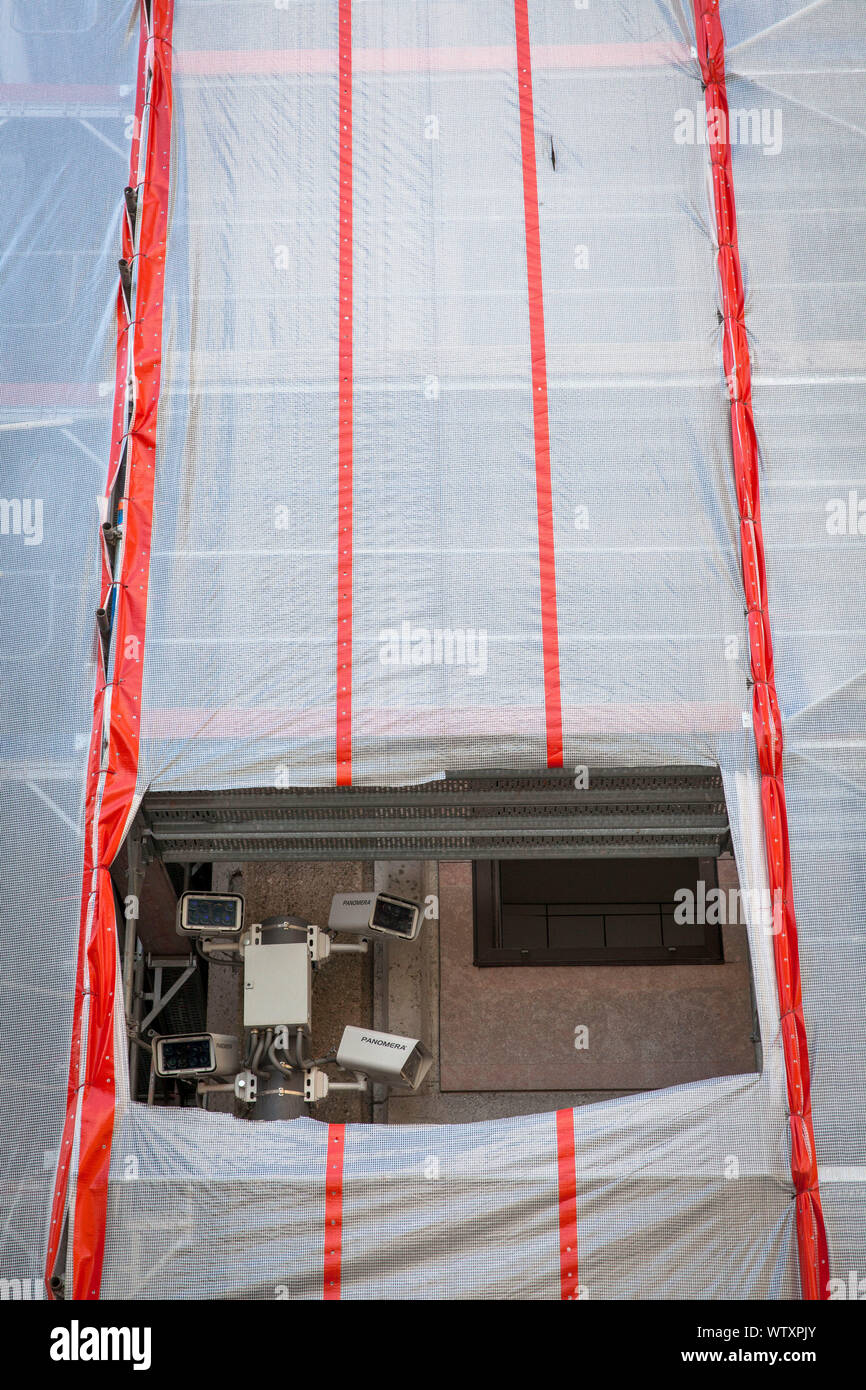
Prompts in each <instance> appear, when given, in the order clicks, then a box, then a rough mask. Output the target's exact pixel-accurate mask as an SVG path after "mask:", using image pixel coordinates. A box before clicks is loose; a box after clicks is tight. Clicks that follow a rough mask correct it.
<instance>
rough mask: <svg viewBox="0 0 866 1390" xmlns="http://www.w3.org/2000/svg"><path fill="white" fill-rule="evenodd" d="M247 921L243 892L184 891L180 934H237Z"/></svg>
mask: <svg viewBox="0 0 866 1390" xmlns="http://www.w3.org/2000/svg"><path fill="white" fill-rule="evenodd" d="M243 924H244V900H243V898H242V897H241V895H240V893H181V895H180V902H179V903H178V905H177V930H178V934H179V935H180V936H237V935H238V933H239V932H240V930H241V928H242V927H243Z"/></svg>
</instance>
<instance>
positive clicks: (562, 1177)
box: [556, 1110, 578, 1302]
mask: <svg viewBox="0 0 866 1390" xmlns="http://www.w3.org/2000/svg"><path fill="white" fill-rule="evenodd" d="M556 1157H557V1173H558V1179H559V1271H560V1285H561V1289H562V1293H561V1297H562V1298H563V1300H565V1301H568V1302H570V1301H571V1300H572V1299H576V1298H577V1297H578V1280H577V1164H576V1160H575V1152H574V1111H573V1110H557V1112H556Z"/></svg>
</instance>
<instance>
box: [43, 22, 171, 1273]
mask: <svg viewBox="0 0 866 1390" xmlns="http://www.w3.org/2000/svg"><path fill="white" fill-rule="evenodd" d="M172 18H173V0H152V4H151V6H150V23H149V24H148V7H147V6H145V4H144V3H142V6H141V21H140V22H141V43H140V47H139V73H138V83H137V96H136V120H135V128H134V132H133V148H132V162H131V173H130V184H131V185H132V186H133V187H136V188H137V190H138V208H137V218H136V222H137V228H138V231H137V243H138V252H137V254H134V253H133V247H132V242H131V239H130V234H129V227H128V225H127V223H126V221H125V219H124V224H123V232H122V250H123V257H124V259H125V260H127V261H130V262H134V265H135V268H134V271H133V275H134V279H135V292H134V300H135V304H134V311H133V319H132V322H131V323H127V321H126V315H125V311H124V310H123V308H122V302H123V301H122V296H121V295H120V293H119V294H118V307H119V313H118V341H117V360H116V376H115V408H114V414H113V425H114V433H113V438H112V451H111V459H110V464H109V478H108V489H109V491H110V488H111V486H112V483H113V481H114V479H115V477H116V474H117V469H118V465H119V462H120V459H121V456H122V453H123V449H124V444H125V447H126V481H125V488H124V497H123V502H122V507H123V524H122V539H121V542H120V547H119V556H118V562H117V567H116V572H115V574H114V575H112V573H111V570H110V568H109V566H108V563H107V552H106V551H105V550H104V551H103V568H102V581H101V586H100V606H101V607H103V608H107V607H108V600H109V598H110V595H111V590H112V588H113V589H114V590H115V600H114V609H113V614H114V621H113V629H112V654H113V664H112V666H111V670H110V679H109V672H108V671H107V670H106V669H105V666H104V663H103V659H102V653H101V644H100V648H99V674H98V678H97V687H96V692H95V695H94V707H93V728H92V735H91V743H90V752H89V758H88V767H87V786H86V793H85V835H84V873H83V881H82V904H81V926H80V932H79V952H78V967H77V973H76V986H75V999H74V1005H73V1026H72V1048H71V1056H70V1068H69V1086H68V1093H67V1110H66V1118H65V1123H64V1129H63V1135H62V1139H61V1148H60V1156H59V1160H58V1166H57V1173H56V1177H55V1187H54V1197H53V1202H52V1210H51V1224H50V1228H49V1240H48V1252H47V1259H46V1280H48V1279H49V1278H50V1277H51V1275H52V1273H53V1272H54V1269H55V1266H56V1262H57V1259H58V1252H59V1245H60V1238H61V1235H62V1231H63V1219H64V1212H65V1209H66V1205H67V1198H68V1195H69V1181H70V1176H71V1157H72V1153H73V1150H74V1147H75V1140H76V1137H77V1140H78V1165H77V1173H76V1175H75V1200H74V1207H73V1208H72V1209H73V1211H74V1221H73V1226H72V1270H73V1274H72V1290H71V1297H72V1298H74V1299H93V1298H97V1297H98V1296H99V1287H100V1282H101V1277H102V1263H103V1255H104V1250H105V1220H106V1209H107V1203H108V1172H109V1166H110V1161H111V1142H112V1135H113V1131H114V1120H115V1080H116V1072H115V1067H116V1059H115V1053H114V1011H115V990H116V985H117V980H116V974H117V970H116V965H117V924H116V917H115V907H114V893H113V888H112V884H111V875H110V872H109V866H110V864H111V862H112V860H113V859H114V857H115V855H116V854H117V851H118V849H119V848H120V845H121V843H122V839H123V835H124V833H125V830H126V826H127V822H128V819H129V814H130V811H131V809H132V804H133V799H134V796H135V787H136V780H137V775H138V750H139V734H140V715H141V689H142V670H143V651H144V634H145V625H146V616H147V587H148V573H149V567H150V545H151V525H152V512H153V492H154V471H155V459H156V411H157V402H158V399H159V383H160V367H161V349H162V314H163V285H164V266H165V248H166V226H167V221H168V184H169V161H170V145H171V41H170V40H171V28H172ZM148 82H149V90H148ZM145 95H147V106H148V117H147V122H146V126H145V127H144V135H143V128H142V119H143V113H144V109H145ZM142 138H144V139H146V145H145V153H144V171H143V177H142V178H141V180H140V181H139V173H140V164H139V153H140V142H141V140H142ZM130 333H132V334H133V342H132V348H131V353H130V345H129V334H130ZM130 367H131V370H132V375H133V378H134V385H133V391H132V400H133V413H132V419H131V423H130V425H129V429H128V432H127V431H126V429H125V423H126V411H127V401H128V397H127V395H126V390H127V376H128V374H129V370H130Z"/></svg>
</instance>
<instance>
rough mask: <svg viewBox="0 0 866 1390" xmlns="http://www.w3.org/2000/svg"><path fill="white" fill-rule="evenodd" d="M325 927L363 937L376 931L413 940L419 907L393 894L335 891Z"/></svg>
mask: <svg viewBox="0 0 866 1390" xmlns="http://www.w3.org/2000/svg"><path fill="white" fill-rule="evenodd" d="M328 930H329V931H339V932H352V933H356V934H361V935H364V936H366V935H367V934H368V933H369V932H378V933H380V934H381V935H383V936H398V937H401V938H402V940H404V941H414V940H415V938H416V936H417V935H418V933H419V931H420V930H421V909H420V908H419V906H418V904H417V903H413V902H410V901H409V900H408V899H407V898H398V897H395V896H394V894H393V893H360V892H359V893H335V894H334V897H333V898H332V900H331V912H330V915H329V917H328Z"/></svg>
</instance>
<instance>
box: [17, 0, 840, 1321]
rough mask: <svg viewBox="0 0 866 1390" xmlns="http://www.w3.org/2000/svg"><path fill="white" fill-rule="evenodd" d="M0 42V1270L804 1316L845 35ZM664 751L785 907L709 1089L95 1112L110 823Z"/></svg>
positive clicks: (156, 33)
mask: <svg viewBox="0 0 866 1390" xmlns="http://www.w3.org/2000/svg"><path fill="white" fill-rule="evenodd" d="M0 26H2V32H3V44H2V51H0V70H2V84H0V103H2V105H3V108H4V109H3V112H2V114H3V116H4V117H5V119H4V121H3V123H2V124H0V168H2V171H3V176H4V177H3V185H4V187H5V188H7V190H9V191H10V195H9V196H8V197H6V198H5V199H4V200H3V202H2V205H0V221H2V224H3V228H4V233H5V235H4V237H3V242H2V244H3V251H2V253H0V271H2V279H0V313H2V317H3V321H4V324H5V325H6V341H7V348H8V352H7V357H6V363H5V366H4V373H3V384H2V386H0V451H2V456H3V461H4V462H3V477H4V482H3V490H4V499H3V501H2V507H3V512H2V522H3V528H2V536H0V546H2V551H3V556H4V563H3V565H2V576H0V583H2V586H3V595H4V600H5V602H4V628H3V638H2V656H3V667H2V680H3V700H2V709H3V713H2V720H3V730H4V751H3V762H2V770H0V776H2V782H0V788H2V799H3V846H4V869H3V874H2V879H0V893H2V907H3V919H4V931H3V946H2V950H3V968H2V979H0V991H2V1000H3V1004H2V1008H3V1051H2V1096H3V1129H4V1135H5V1142H4V1145H3V1160H2V1162H3V1169H4V1177H3V1199H2V1242H0V1248H2V1260H0V1274H2V1275H3V1276H4V1277H7V1278H14V1279H19V1280H22V1281H24V1280H28V1281H31V1284H30V1287H33V1288H35V1287H36V1286H37V1285H39V1286H40V1287H41V1280H42V1275H43V1270H44V1267H45V1257H46V1248H47V1249H48V1251H49V1265H51V1262H52V1259H54V1260H56V1259H57V1258H61V1259H65V1266H66V1277H67V1283H68V1284H69V1286H70V1287H71V1288H72V1287H74V1288H75V1289H76V1290H77V1292H78V1295H79V1296H82V1297H89V1296H94V1294H95V1293H96V1292H98V1291H99V1290H100V1289H101V1294H102V1296H103V1297H108V1298H142V1297H155V1298H205V1297H214V1296H218V1297H243V1298H274V1297H292V1298H302V1299H304V1298H321V1297H323V1296H324V1297H329V1296H330V1297H334V1296H340V1297H342V1298H346V1299H368V1298H395V1299H396V1298H533V1299H535V1298H560V1297H569V1298H571V1297H589V1298H622V1299H625V1298H642V1297H644V1298H671V1299H690V1298H720V1297H734V1298H785V1297H796V1296H798V1294H799V1293H800V1291H801V1290H802V1291H806V1292H808V1290H809V1289H810V1288H811V1289H812V1292H813V1293H814V1291H815V1290H816V1289H817V1291H818V1296H825V1294H826V1283H827V1277H828V1271H827V1268H826V1266H825V1265H824V1263H822V1255H821V1248H822V1246H821V1240H822V1221H821V1212H822V1211H823V1222H825V1223H826V1231H827V1240H828V1245H829V1256H830V1265H829V1273H830V1274H832V1275H841V1276H842V1277H847V1271H849V1270H852V1269H853V1270H858V1269H859V1270H862V1269H863V1268H864V1263H866V1220H864V1216H866V1203H864V1192H866V1188H864V1183H866V1118H864V1117H866V1081H864V1077H866V1030H864V1027H863V999H864V997H866V909H864V905H863V904H864V901H866V896H864V887H866V741H864V735H863V729H864V718H863V716H864V702H866V630H864V628H863V626H862V625H861V624H862V617H861V609H862V603H861V602H860V598H861V596H862V590H863V581H862V572H863V554H864V551H863V547H864V544H866V540H864V536H866V457H864V449H863V443H862V428H861V421H862V416H863V408H864V403H866V401H864V397H866V390H864V388H866V350H864V345H863V297H862V280H863V277H862V273H861V260H862V245H863V240H864V233H866V226H864V221H866V173H864V170H866V159H864V155H866V101H864V95H863V81H862V71H863V62H864V57H866V11H864V10H863V7H862V5H861V4H859V3H856V0H834V3H829V0H826V2H825V3H818V4H806V3H803V2H802V0H761V3H758V0H720V3H716V0H695V3H694V5H691V4H686V3H681V2H680V0H637V3H634V4H632V5H630V6H627V7H626V6H602V5H597V6H594V5H589V6H581V5H573V6H571V5H552V4H549V3H544V0H528V3H527V0H515V3H514V4H512V3H503V0H471V3H458V0H365V3H357V2H356V3H354V4H351V3H350V0H332V2H329V3H322V0H292V3H291V4H285V5H283V4H272V3H270V2H269V0H267V2H265V0H263V2H262V3H253V0H249V3H244V4H238V3H237V0H235V3H230V2H229V0H212V3H196V0H174V4H173V5H172V4H171V3H170V0H153V3H152V4H147V5H143V6H142V9H141V14H140V13H139V8H138V6H131V5H130V6H126V7H122V12H121V13H119V12H118V10H117V7H116V6H114V5H113V4H109V3H107V0H89V3H88V4H86V5H83V6H80V7H77V8H76V9H75V11H74V13H72V12H71V11H70V9H69V7H68V6H67V5H63V4H61V3H60V0H44V3H40V4H39V5H33V4H27V5H25V4H23V3H21V4H19V3H10V4H8V5H7V6H6V7H5V9H4V14H3V16H2V18H0ZM127 185H128V186H130V187H132V188H133V189H134V190H135V198H137V201H133V205H132V212H130V202H129V199H128V198H127V199H126V200H125V198H124V192H123V190H124V187H125V186H127ZM731 190H733V193H732V191H731ZM733 195H735V203H734V196H733ZM119 256H123V257H124V264H126V265H127V266H132V269H131V270H130V271H129V282H128V284H129V287H130V288H129V293H130V294H131V296H132V298H131V299H130V300H129V302H127V303H124V295H125V294H126V293H127V291H126V290H125V289H124V287H123V282H122V285H121V290H120V293H118V282H117V260H118V257H119ZM133 262H134V263H135V264H134V265H133ZM130 383H132V384H130ZM127 412H129V413H127ZM752 419H753V420H754V431H755V433H754V435H753V434H752V433H751V431H752ZM106 478H107V479H108V484H107V483H106ZM118 479H119V480H120V483H121V484H122V486H121V488H120V492H121V493H123V496H124V498H125V499H126V503H125V505H126V514H125V517H124V527H125V531H124V536H123V539H122V540H121V541H120V542H117V546H118V548H117V550H115V549H113V548H112V547H113V545H114V542H109V541H108V540H107V539H106V538H105V537H104V534H102V535H101V533H100V525H101V523H102V522H103V521H105V520H106V517H107V515H108V513H107V511H106V505H105V503H104V502H103V503H100V499H105V498H106V496H107V495H109V494H110V493H111V488H112V486H113V484H114V483H115V482H116V481H117V480H118ZM118 495H120V494H118ZM758 498H759V504H758ZM109 519H110V518H109ZM122 529H123V528H122ZM100 607H101V608H103V609H105V611H106V613H107V618H106V619H105V620H103V627H104V628H107V629H108V630H109V637H108V639H105V637H104V634H101V629H100V626H99V624H97V622H96V621H95V617H94V614H95V610H96V609H97V608H100ZM112 625H113V629H112ZM770 634H771V636H772V640H771V641H770ZM136 644H138V645H137V646H136ZM130 663H135V666H134V667H133V665H132V664H130ZM94 690H96V704H95V706H94ZM94 709H95V711H96V714H95V715H94ZM782 741H783V743H784V755H783V756H782V753H781V749H782ZM782 764H783V767H782ZM678 765H680V766H689V767H695V766H706V767H708V768H714V767H718V768H720V769H721V772H722V775H723V778H724V785H725V794H726V799H727V805H728V811H729V816H730V822H731V830H732V836H733V843H734V850H735V854H736V859H737V865H738V870H739V877H740V883H741V884H742V885H743V886H744V887H745V888H747V889H749V890H754V893H755V901H760V895H761V894H769V893H770V891H771V890H773V889H774V888H775V887H777V886H778V885H779V884H781V891H783V893H784V900H785V910H784V914H783V917H784V920H783V921H782V923H781V924H780V923H779V921H778V920H774V922H773V923H772V924H771V925H770V926H769V927H768V925H767V923H766V921H765V920H763V919H762V918H760V917H759V916H758V915H756V916H755V917H754V918H753V920H751V921H750V923H749V940H750V951H751V960H752V971H753V976H754V989H755V997H756V1004H757V1013H758V1021H759V1026H760V1035H761V1044H762V1064H761V1070H760V1072H759V1073H755V1074H753V1075H747V1076H737V1077H726V1078H720V1079H717V1080H713V1081H706V1082H699V1083H695V1084H691V1085H688V1086H682V1087H677V1088H675V1089H672V1090H666V1091H662V1092H656V1093H648V1094H644V1095H638V1096H628V1097H624V1098H622V1099H619V1100H614V1101H609V1102H606V1103H604V1104H595V1105H587V1106H581V1107H578V1108H576V1109H575V1110H574V1111H573V1112H572V1111H569V1112H566V1118H565V1119H563V1117H562V1115H559V1116H557V1115H554V1114H552V1113H551V1114H541V1115H537V1116H531V1117H525V1116H524V1117H519V1118H516V1119H508V1120H498V1121H491V1122H487V1123H481V1124H471V1125H453V1126H377V1125H349V1126H346V1127H345V1129H343V1127H338V1128H339V1132H334V1131H335V1127H333V1126H327V1125H323V1124H320V1123H317V1122H316V1121H314V1120H311V1119H303V1120H297V1121H293V1122H272V1123H257V1124H252V1123H250V1122H248V1121H245V1120H242V1119H236V1118H233V1117H231V1116H227V1115H219V1114H211V1113H206V1112H204V1111H201V1110H195V1109H185V1110H179V1109H162V1108H158V1107H148V1106H145V1105H142V1104H139V1103H134V1102H132V1101H131V1100H130V1098H129V1090H128V1081H127V1074H126V1060H125V1047H124V1045H123V1037H122V1034H123V1011H122V997H121V995H122V991H121V990H120V988H119V970H118V969H117V962H116V954H117V953H116V942H115V937H114V930H115V927H114V920H115V916H114V913H115V904H114V901H113V898H112V897H111V890H110V880H109V878H108V871H107V862H106V859H107V860H109V861H110V859H111V858H113V857H114V855H115V854H116V852H117V849H118V847H119V845H120V842H121V840H122V837H123V833H124V832H125V830H126V829H127V828H128V825H129V823H130V820H131V817H132V815H133V813H134V811H135V809H136V807H137V806H138V804H139V803H140V801H141V798H142V797H144V796H145V795H146V794H147V793H148V792H169V791H176V792H183V791H204V790H213V791H222V790H229V789H243V788H259V787H262V788H264V787H274V786H283V787H287V786H292V787H303V786H308V787H334V786H343V785H349V784H350V783H351V784H352V785H357V786H363V785H368V786H388V785H406V784H409V783H418V782H424V781H429V780H431V779H433V778H441V777H443V776H445V775H446V774H448V773H459V772H469V771H473V770H476V771H477V770H483V769H512V770H514V771H515V772H518V773H519V772H527V773H529V772H533V771H538V770H539V769H544V768H547V767H549V766H550V767H559V766H562V767H566V768H568V767H571V766H573V767H575V768H577V767H582V766H595V767H616V768H629V767H633V768H642V767H653V766H657V767H675V766H678ZM782 770H783V771H784V783H783V781H782ZM783 786H784V791H783V790H782V787H783ZM774 837H775V838H774ZM788 841H789V843H788ZM776 845H777V846H778V852H776V850H775V849H774V846H776ZM749 896H750V895H747V900H748V897H749ZM794 909H796V926H795V925H794ZM797 961H799V969H800V970H801V972H802V1008H801V1007H800V1001H799V983H798V977H797V968H796V966H797ZM792 963H793V964H792ZM803 1019H804V1020H805V1033H804V1032H803V1027H802V1020H803ZM806 1040H808V1060H807V1055H806V1048H805V1042H806ZM97 1044H98V1047H99V1048H101V1049H102V1053H101V1056H100V1058H99V1059H97V1058H96V1057H95V1052H94V1047H95V1045H97ZM70 1053H71V1055H72V1057H73V1064H72V1084H71V1088H70V1089H69V1090H68V1077H69V1074H70V1062H69V1059H70ZM105 1058H110V1067H109V1071H108V1074H104V1072H102V1071H100V1067H99V1065H98V1063H99V1062H100V1061H101V1060H104V1059H105ZM46 1059H47V1060H46ZM106 1139H107V1147H106V1153H105V1156H104V1158H100V1157H99V1154H100V1153H101V1146H102V1145H103V1144H104V1142H105V1141H106ZM332 1143H336V1144H337V1145H338V1148H339V1154H340V1158H339V1189H338V1190H339V1193H340V1198H339V1243H338V1244H339V1257H337V1256H336V1255H334V1256H333V1257H332V1258H331V1261H330V1263H329V1256H328V1249H327V1247H328V1241H327V1240H326V1235H328V1234H329V1227H328V1226H327V1225H326V1223H327V1222H329V1221H330V1220H331V1217H330V1216H329V1215H327V1212H328V1211H329V1210H330V1209H329V1208H328V1207H327V1202H328V1200H329V1199H328V1197H327V1186H328V1184H327V1182H326V1176H327V1174H328V1172H329V1167H328V1165H329V1162H330V1161H331V1150H330V1145H331V1144H332ZM813 1145H814V1150H813ZM109 1155H110V1164H111V1167H110V1172H109V1169H108V1162H109ZM731 1156H735V1157H736V1160H737V1164H736V1172H737V1176H736V1177H735V1178H732V1177H731V1176H730V1172H731V1169H730V1163H729V1160H730V1158H731ZM431 1157H433V1158H435V1159H436V1160H437V1162H436V1172H437V1174H438V1176H437V1179H436V1181H435V1182H431V1181H430V1180H429V1179H428V1177H427V1173H428V1171H429V1160H430V1159H431ZM819 1182H820V1198H819V1195H818V1193H819ZM336 1190H337V1189H335V1191H336ZM65 1211H68V1225H67V1226H66V1228H65V1229H66V1240H65V1243H64V1242H63V1241H62V1239H61V1237H62V1230H63V1223H64V1212H65ZM572 1241H576V1249H575V1250H574V1251H573V1250H572V1243H571V1242H572ZM103 1242H104V1250H103ZM58 1250H59V1251H60V1255H59V1256H58ZM227 1251H230V1258H227V1255H226V1252H227ZM572 1254H574V1255H575V1257H576V1258H575V1259H574V1261H573V1260H572ZM337 1260H338V1263H337V1265H336V1273H335V1263H334V1262H335V1261H337Z"/></svg>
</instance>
